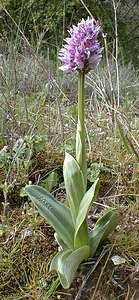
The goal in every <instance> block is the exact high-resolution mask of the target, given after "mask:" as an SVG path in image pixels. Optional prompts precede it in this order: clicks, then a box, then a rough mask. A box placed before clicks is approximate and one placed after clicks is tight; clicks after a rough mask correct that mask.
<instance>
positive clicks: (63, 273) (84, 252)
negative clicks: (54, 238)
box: [50, 246, 90, 289]
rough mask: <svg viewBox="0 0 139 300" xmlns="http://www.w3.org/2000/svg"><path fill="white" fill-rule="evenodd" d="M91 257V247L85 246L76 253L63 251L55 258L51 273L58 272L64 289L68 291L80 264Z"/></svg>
mask: <svg viewBox="0 0 139 300" xmlns="http://www.w3.org/2000/svg"><path fill="white" fill-rule="evenodd" d="M89 256H90V248H89V246H83V247H81V248H78V249H77V250H75V251H70V250H64V251H61V252H59V253H58V254H57V255H56V256H55V257H54V258H53V260H52V263H51V266H50V271H52V270H56V271H57V273H58V275H59V279H60V282H61V284H62V286H63V288H65V289H67V288H69V287H70V285H71V283H72V281H73V279H74V276H75V273H76V271H77V269H78V267H79V265H80V263H81V262H82V261H83V260H84V259H87V258H88V257H89Z"/></svg>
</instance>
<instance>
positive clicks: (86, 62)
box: [59, 17, 103, 75]
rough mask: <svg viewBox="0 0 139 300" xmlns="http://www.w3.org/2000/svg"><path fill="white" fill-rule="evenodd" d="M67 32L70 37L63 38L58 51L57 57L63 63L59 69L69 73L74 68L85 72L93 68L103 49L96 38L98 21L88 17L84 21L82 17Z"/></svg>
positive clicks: (98, 30)
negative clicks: (61, 45)
mask: <svg viewBox="0 0 139 300" xmlns="http://www.w3.org/2000/svg"><path fill="white" fill-rule="evenodd" d="M68 32H69V34H70V37H68V38H66V39H65V42H66V44H65V45H64V47H63V48H62V49H61V50H60V52H59V59H60V60H61V61H62V64H63V65H62V66H61V67H60V69H61V70H62V71H66V72H67V74H69V75H70V74H73V73H74V72H75V71H76V70H83V71H84V72H85V73H87V72H89V71H90V70H91V69H94V68H95V67H96V66H97V65H98V63H99V62H100V60H101V57H102V54H101V53H102V50H103V48H100V45H99V42H98V39H97V37H98V34H99V32H100V26H99V23H98V21H94V20H92V19H90V18H89V17H88V18H87V20H86V21H85V20H84V19H82V21H81V22H80V23H78V25H77V26H74V25H73V27H72V28H70V30H69V31H68Z"/></svg>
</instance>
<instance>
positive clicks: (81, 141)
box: [76, 71, 87, 188]
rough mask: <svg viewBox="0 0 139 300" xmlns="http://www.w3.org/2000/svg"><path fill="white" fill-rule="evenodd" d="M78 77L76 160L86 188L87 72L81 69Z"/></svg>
mask: <svg viewBox="0 0 139 300" xmlns="http://www.w3.org/2000/svg"><path fill="white" fill-rule="evenodd" d="M78 73H79V77H78V123H77V132H76V160H77V162H78V164H79V166H80V169H81V171H82V173H83V177H84V183H85V188H86V185H87V164H86V150H85V126H84V83H85V72H84V71H79V72H78Z"/></svg>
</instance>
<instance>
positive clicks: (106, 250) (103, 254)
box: [74, 245, 110, 300]
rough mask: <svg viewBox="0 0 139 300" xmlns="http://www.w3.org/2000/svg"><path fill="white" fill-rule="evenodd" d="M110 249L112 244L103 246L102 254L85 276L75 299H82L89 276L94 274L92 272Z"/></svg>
mask: <svg viewBox="0 0 139 300" xmlns="http://www.w3.org/2000/svg"><path fill="white" fill-rule="evenodd" d="M109 249H110V246H109V245H106V246H104V247H103V250H102V252H101V254H100V256H99V257H98V259H97V261H96V263H95V264H94V266H93V267H92V268H91V270H90V272H89V273H88V274H87V276H86V277H85V278H84V280H83V282H82V285H81V287H80V288H79V291H78V293H77V295H76V297H75V299H74V300H79V299H80V296H81V293H82V290H83V288H84V286H85V284H86V282H87V280H88V279H89V277H90V276H91V275H92V273H93V272H94V271H95V269H96V267H97V266H98V264H99V263H100V261H101V259H102V258H103V257H104V256H105V254H106V253H107V252H108V251H109Z"/></svg>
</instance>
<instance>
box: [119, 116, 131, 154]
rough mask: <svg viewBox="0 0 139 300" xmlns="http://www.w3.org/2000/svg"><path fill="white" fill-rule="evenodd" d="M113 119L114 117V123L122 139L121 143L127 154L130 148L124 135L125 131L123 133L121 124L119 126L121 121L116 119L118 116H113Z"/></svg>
mask: <svg viewBox="0 0 139 300" xmlns="http://www.w3.org/2000/svg"><path fill="white" fill-rule="evenodd" d="M115 119H116V124H117V127H118V130H119V134H120V137H121V140H122V142H123V144H124V146H125V149H126V150H127V152H128V153H129V154H131V153H132V151H131V148H130V147H129V143H128V140H127V138H126V136H125V133H124V130H123V128H122V126H121V123H120V121H119V120H118V118H115Z"/></svg>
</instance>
